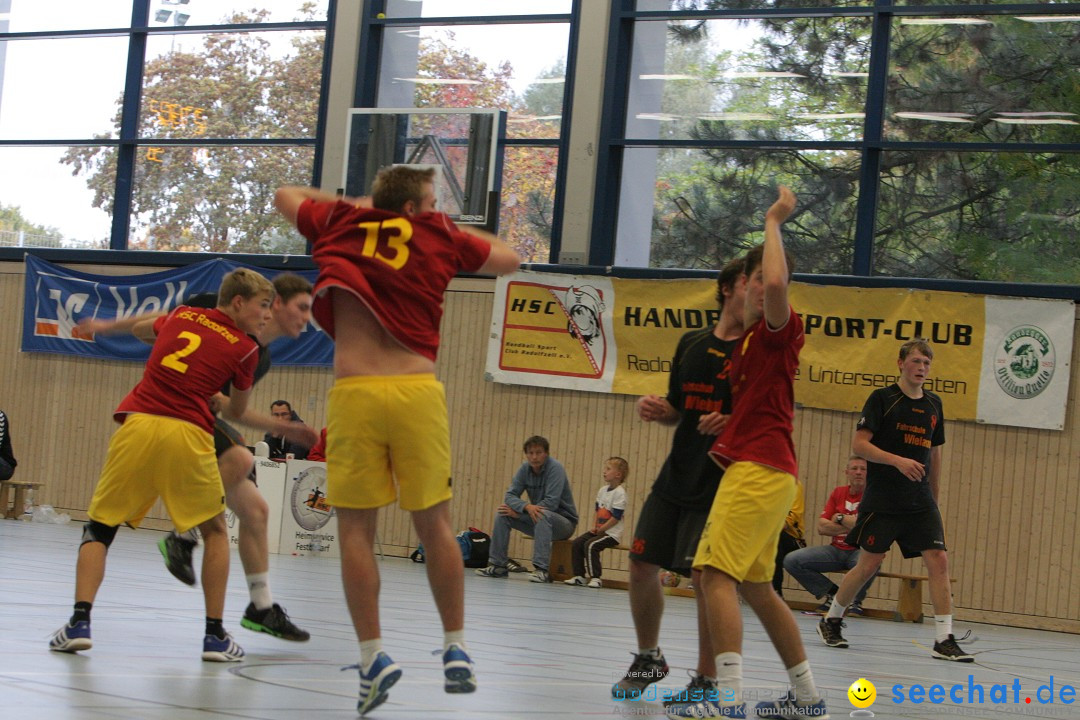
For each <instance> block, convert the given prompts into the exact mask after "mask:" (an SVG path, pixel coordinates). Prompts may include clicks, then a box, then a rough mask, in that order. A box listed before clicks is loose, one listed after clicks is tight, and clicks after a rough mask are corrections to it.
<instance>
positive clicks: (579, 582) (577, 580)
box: [563, 575, 585, 586]
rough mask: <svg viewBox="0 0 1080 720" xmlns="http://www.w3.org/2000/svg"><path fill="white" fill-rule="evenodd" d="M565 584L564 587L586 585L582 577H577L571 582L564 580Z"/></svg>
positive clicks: (571, 579)
mask: <svg viewBox="0 0 1080 720" xmlns="http://www.w3.org/2000/svg"><path fill="white" fill-rule="evenodd" d="M563 584H564V585H579V586H580V585H584V584H585V578H583V577H581V576H580V575H575V576H574V577H572V578H570V579H569V580H563Z"/></svg>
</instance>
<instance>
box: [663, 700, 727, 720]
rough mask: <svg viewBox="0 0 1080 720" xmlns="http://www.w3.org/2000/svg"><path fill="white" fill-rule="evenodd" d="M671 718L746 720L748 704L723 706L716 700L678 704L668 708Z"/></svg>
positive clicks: (668, 714)
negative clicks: (730, 719)
mask: <svg viewBox="0 0 1080 720" xmlns="http://www.w3.org/2000/svg"><path fill="white" fill-rule="evenodd" d="M667 716H668V717H669V718H737V719H738V720H745V718H746V703H739V704H737V705H721V704H720V703H718V702H716V701H715V700H702V701H701V702H696V703H677V704H675V705H669V706H668V708H667Z"/></svg>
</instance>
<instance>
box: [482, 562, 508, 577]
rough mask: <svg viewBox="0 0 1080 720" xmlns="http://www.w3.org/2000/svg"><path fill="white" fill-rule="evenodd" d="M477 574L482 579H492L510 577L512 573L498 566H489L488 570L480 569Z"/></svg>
mask: <svg viewBox="0 0 1080 720" xmlns="http://www.w3.org/2000/svg"><path fill="white" fill-rule="evenodd" d="M476 574H477V575H479V576H480V577H490V578H504V577H510V571H508V570H507V569H506V568H504V567H499V566H498V565H488V566H487V567H486V568H480V569H479V570H477V571H476Z"/></svg>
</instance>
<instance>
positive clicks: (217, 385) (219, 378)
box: [113, 305, 259, 433]
mask: <svg viewBox="0 0 1080 720" xmlns="http://www.w3.org/2000/svg"><path fill="white" fill-rule="evenodd" d="M154 332H155V333H157V339H156V340H155V341H154V349H153V350H151V351H150V359H149V360H147V361H146V370H145V371H143V376H142V380H140V381H139V384H138V385H136V386H135V388H134V389H133V390H132V391H131V392H129V393H128V395H127V397H125V398H124V399H123V400H122V401H121V402H120V406H119V407H118V408H116V412H114V413H113V417H114V418H115V419H116V421H117V422H121V423H122V422H124V419H125V417H126V416H127V413H136V412H137V413H147V414H149V415H164V416H165V417H172V418H177V419H178V420H186V421H187V422H190V423H194V424H195V425H198V426H199V427H201V428H202V429H203V430H205V431H206V432H208V433H213V432H214V414H213V413H212V412H210V402H209V400H210V398H211V397H212V396H213V395H214V394H215V393H217V392H218V391H220V390H221V388H222V387H224V386H225V383H227V382H232V386H233V387H234V388H236V389H237V390H247V389H249V388H250V387H251V386H252V384H254V382H255V380H254V378H255V365H256V364H257V363H258V360H259V353H258V349H259V348H258V345H256V344H255V341H254V340H252V339H251V338H250V337H248V336H247V335H246V334H244V332H243V331H242V330H240V328H238V327H236V324H235V323H234V322H233V321H232V318H230V317H229V316H228V315H226V314H225V313H223V312H221V311H220V310H216V309H206V308H196V307H188V306H186V305H181V306H179V307H177V308H176V309H175V310H173V311H172V312H171V313H169V314H168V315H166V316H164V317H159V318H158V319H157V320H155V321H154Z"/></svg>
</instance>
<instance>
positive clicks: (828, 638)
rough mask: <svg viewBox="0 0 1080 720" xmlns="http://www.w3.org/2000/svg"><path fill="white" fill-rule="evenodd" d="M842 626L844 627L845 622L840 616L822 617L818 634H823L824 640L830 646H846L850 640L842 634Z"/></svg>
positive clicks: (822, 638)
mask: <svg viewBox="0 0 1080 720" xmlns="http://www.w3.org/2000/svg"><path fill="white" fill-rule="evenodd" d="M842 627H844V622H843V621H842V620H841V619H840V618H821V622H819V623H818V626H817V634H818V635H820V636H821V640H822V642H824V643H825V644H826V645H828V646H829V647H835V648H846V647H847V646H848V642H847V640H845V639H844V636H843V635H841V634H840V628H842Z"/></svg>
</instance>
